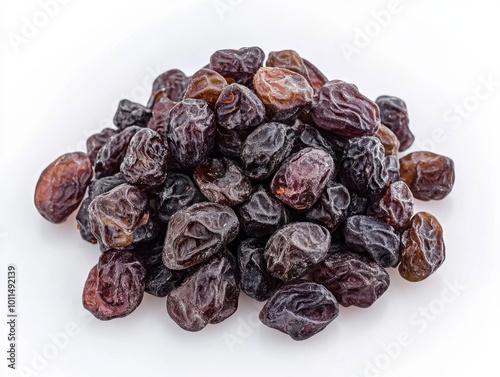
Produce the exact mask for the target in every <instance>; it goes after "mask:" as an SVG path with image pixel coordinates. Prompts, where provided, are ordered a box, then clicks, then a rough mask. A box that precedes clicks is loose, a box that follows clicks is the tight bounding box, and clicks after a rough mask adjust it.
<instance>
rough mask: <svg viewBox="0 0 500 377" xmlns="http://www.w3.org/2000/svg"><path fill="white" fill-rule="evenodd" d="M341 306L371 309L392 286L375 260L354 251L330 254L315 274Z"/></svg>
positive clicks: (315, 277)
mask: <svg viewBox="0 0 500 377" xmlns="http://www.w3.org/2000/svg"><path fill="white" fill-rule="evenodd" d="M312 279H313V281H314V282H316V283H318V284H321V285H324V286H325V287H326V288H327V289H328V290H329V291H330V292H332V293H333V295H334V296H335V298H336V299H337V300H338V302H339V304H340V305H342V306H351V305H354V306H358V307H360V308H368V307H369V306H371V305H372V304H373V303H374V302H375V301H376V300H377V299H378V298H379V297H380V296H382V294H383V293H384V292H385V291H386V290H387V288H388V287H389V274H388V273H387V272H386V271H385V270H384V269H383V268H382V267H380V266H379V265H378V264H377V263H375V262H373V261H372V260H370V259H368V258H366V257H364V256H362V255H359V254H355V253H352V252H338V253H333V254H329V255H328V256H327V257H326V258H325V260H323V261H322V262H320V263H319V264H318V265H317V266H316V267H315V269H314V271H313V273H312Z"/></svg>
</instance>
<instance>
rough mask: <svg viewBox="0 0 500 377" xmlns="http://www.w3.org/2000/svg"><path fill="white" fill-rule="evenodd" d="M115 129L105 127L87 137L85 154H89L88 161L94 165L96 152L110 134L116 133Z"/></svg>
mask: <svg viewBox="0 0 500 377" xmlns="http://www.w3.org/2000/svg"><path fill="white" fill-rule="evenodd" d="M116 134H117V132H116V130H113V129H112V128H105V129H103V130H102V131H101V132H99V133H96V134H94V135H91V136H89V138H88V139H87V155H88V156H89V159H90V163H91V164H92V165H94V162H95V159H96V157H97V153H99V151H100V150H101V148H102V147H103V146H104V144H106V142H107V141H108V140H109V139H110V138H111V136H114V135H116Z"/></svg>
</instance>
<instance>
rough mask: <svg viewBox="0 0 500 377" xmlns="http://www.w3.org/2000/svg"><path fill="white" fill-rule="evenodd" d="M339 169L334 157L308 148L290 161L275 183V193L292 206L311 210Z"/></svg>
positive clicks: (275, 178)
mask: <svg viewBox="0 0 500 377" xmlns="http://www.w3.org/2000/svg"><path fill="white" fill-rule="evenodd" d="M334 169H335V164H334V162H333V158H332V156H330V155H329V154H328V153H326V152H325V151H323V150H321V149H314V148H306V149H302V150H301V151H300V152H298V153H296V154H294V155H292V156H291V157H290V158H288V159H287V160H286V161H285V162H284V163H283V165H282V166H281V168H280V169H279V170H278V171H277V172H276V174H275V175H274V178H273V180H272V182H271V191H272V193H273V194H274V195H275V196H276V197H277V198H278V199H279V200H281V201H282V202H283V203H285V204H288V205H289V206H290V207H292V208H295V209H298V210H302V209H308V208H311V207H312V205H313V204H314V203H316V201H317V200H318V199H319V197H320V196H321V193H322V192H323V189H324V188H325V186H326V183H327V182H328V180H329V179H330V177H331V176H332V174H333V172H334Z"/></svg>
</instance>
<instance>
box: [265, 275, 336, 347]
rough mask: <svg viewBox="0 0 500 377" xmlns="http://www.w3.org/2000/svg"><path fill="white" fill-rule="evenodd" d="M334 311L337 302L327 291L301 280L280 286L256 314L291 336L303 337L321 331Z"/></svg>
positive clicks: (269, 325)
mask: <svg viewBox="0 0 500 377" xmlns="http://www.w3.org/2000/svg"><path fill="white" fill-rule="evenodd" d="M338 314H339V305H338V303H337V300H336V299H335V297H334V296H333V295H332V294H331V293H330V291H328V290H327V289H326V288H325V287H323V286H322V285H320V284H316V283H312V282H306V281H303V282H298V283H294V284H288V285H285V286H284V287H282V288H280V289H279V290H278V291H277V292H276V293H275V294H274V295H273V296H272V297H271V298H270V299H269V301H267V303H266V305H264V307H263V308H262V310H261V312H260V314H259V318H260V320H261V321H262V323H263V324H264V325H266V326H268V327H271V328H273V329H276V330H279V331H281V332H283V333H285V334H288V335H289V336H290V337H291V338H292V339H294V340H305V339H308V338H310V337H311V336H313V335H315V334H317V333H319V332H320V331H322V330H323V329H324V328H325V327H326V326H328V325H329V324H330V323H331V322H332V321H333V320H334V319H335V318H336V317H337V316H338Z"/></svg>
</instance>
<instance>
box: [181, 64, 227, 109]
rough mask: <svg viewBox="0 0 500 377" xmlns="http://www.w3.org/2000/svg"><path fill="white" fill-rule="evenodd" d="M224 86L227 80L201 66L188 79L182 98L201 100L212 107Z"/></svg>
mask: <svg viewBox="0 0 500 377" xmlns="http://www.w3.org/2000/svg"><path fill="white" fill-rule="evenodd" d="M225 87H227V81H226V79H225V78H224V77H223V76H222V75H220V74H219V73H217V72H215V71H212V70H211V69H206V68H202V69H200V70H199V71H198V72H196V73H195V74H194V75H193V76H191V78H190V79H189V82H188V85H187V88H186V93H184V98H194V99H200V100H203V101H205V102H207V103H208V104H209V105H210V107H211V108H212V109H213V108H215V103H216V102H217V100H218V99H219V96H220V94H221V93H222V91H223V89H224V88H225Z"/></svg>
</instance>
